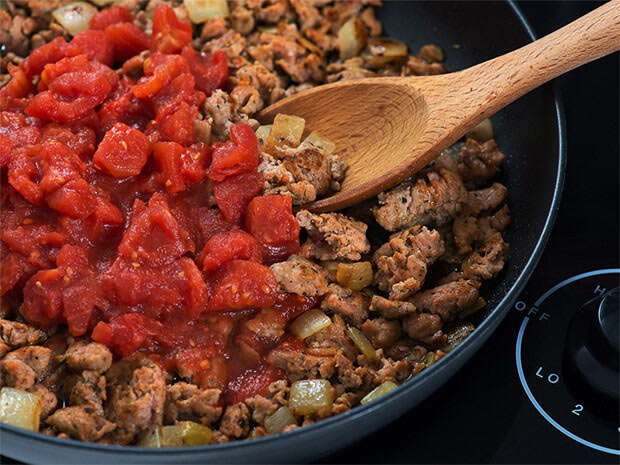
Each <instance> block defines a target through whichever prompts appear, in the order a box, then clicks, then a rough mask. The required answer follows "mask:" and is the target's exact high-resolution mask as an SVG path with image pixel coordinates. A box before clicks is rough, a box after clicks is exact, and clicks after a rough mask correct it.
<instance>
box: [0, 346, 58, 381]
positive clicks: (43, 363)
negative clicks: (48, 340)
mask: <svg viewBox="0 0 620 465" xmlns="http://www.w3.org/2000/svg"><path fill="white" fill-rule="evenodd" d="M51 359H52V351H51V350H50V349H48V348H47V347H43V346H27V347H21V348H19V349H16V350H14V351H12V352H9V353H8V354H6V355H5V356H4V358H3V359H2V362H0V363H2V366H3V367H4V366H5V364H11V363H12V362H15V361H18V362H22V363H24V364H26V365H27V366H28V367H30V368H31V369H32V371H33V372H34V377H35V379H36V380H37V381H41V380H42V379H43V378H45V376H47V375H48V374H49V373H50V372H49V369H50V364H51V361H52V360H51Z"/></svg>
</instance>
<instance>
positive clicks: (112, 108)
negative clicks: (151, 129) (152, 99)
mask: <svg viewBox="0 0 620 465" xmlns="http://www.w3.org/2000/svg"><path fill="white" fill-rule="evenodd" d="M132 85H133V83H132V82H131V79H129V78H128V77H127V76H123V77H122V78H121V81H120V83H119V85H118V86H117V88H116V89H115V90H113V91H112V92H111V93H110V95H109V96H108V100H107V101H105V102H103V104H102V105H101V107H100V109H99V111H98V112H97V116H98V117H99V120H100V130H101V131H102V132H103V133H105V132H106V131H107V130H109V129H111V128H112V126H114V123H125V124H127V125H128V126H131V127H134V128H137V129H141V130H144V129H145V128H146V125H147V122H148V121H149V120H150V119H151V118H150V116H149V111H148V109H147V107H146V105H145V104H144V102H142V101H141V100H138V99H137V98H136V97H135V96H134V95H133V93H132V92H131V87H132Z"/></svg>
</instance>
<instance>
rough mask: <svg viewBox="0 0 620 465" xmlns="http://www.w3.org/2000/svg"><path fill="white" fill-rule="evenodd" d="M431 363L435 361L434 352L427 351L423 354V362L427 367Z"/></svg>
mask: <svg viewBox="0 0 620 465" xmlns="http://www.w3.org/2000/svg"><path fill="white" fill-rule="evenodd" d="M433 363H435V352H428V353H427V354H426V355H425V356H424V364H425V365H426V366H427V367H430V366H431V365H432V364H433Z"/></svg>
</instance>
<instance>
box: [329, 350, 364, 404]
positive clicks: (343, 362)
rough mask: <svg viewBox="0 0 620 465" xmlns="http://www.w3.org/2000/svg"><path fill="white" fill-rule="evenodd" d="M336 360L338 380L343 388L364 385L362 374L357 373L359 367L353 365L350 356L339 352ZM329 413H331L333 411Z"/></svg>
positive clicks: (355, 387)
mask: <svg viewBox="0 0 620 465" xmlns="http://www.w3.org/2000/svg"><path fill="white" fill-rule="evenodd" d="M334 361H335V363H336V369H337V370H338V382H339V383H341V384H342V387H343V388H345V389H357V388H359V387H360V386H361V385H362V383H363V379H362V376H360V374H359V373H357V369H356V368H355V367H354V366H353V362H352V361H351V359H350V358H347V357H345V355H344V354H343V353H342V352H337V353H336V355H335V356H334ZM328 413H329V414H331V413H332V412H331V411H330V412H328Z"/></svg>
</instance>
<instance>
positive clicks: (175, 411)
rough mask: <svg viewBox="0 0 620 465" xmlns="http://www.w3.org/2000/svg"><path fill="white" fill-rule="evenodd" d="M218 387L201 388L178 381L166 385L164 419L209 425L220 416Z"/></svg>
mask: <svg viewBox="0 0 620 465" xmlns="http://www.w3.org/2000/svg"><path fill="white" fill-rule="evenodd" d="M220 394H221V391H220V390H219V389H201V388H199V387H198V386H196V385H194V384H189V383H184V382H178V383H175V384H172V385H169V386H167V393H166V404H165V407H164V421H165V422H166V423H167V424H174V423H176V422H178V421H182V420H190V421H195V422H199V423H202V424H203V425H211V424H212V423H215V422H216V421H217V420H219V418H220V417H221V416H222V407H221V406H220V405H219V400H220Z"/></svg>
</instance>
